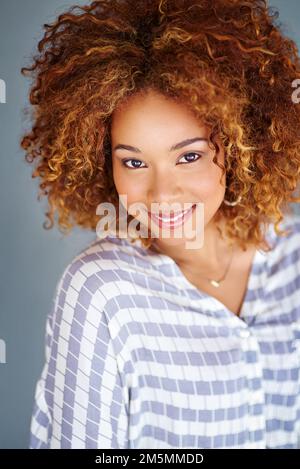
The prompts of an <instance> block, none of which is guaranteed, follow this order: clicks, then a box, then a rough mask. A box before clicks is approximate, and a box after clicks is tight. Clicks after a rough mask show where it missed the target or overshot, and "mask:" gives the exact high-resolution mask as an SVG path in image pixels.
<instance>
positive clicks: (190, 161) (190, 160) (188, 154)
mask: <svg viewBox="0 0 300 469" xmlns="http://www.w3.org/2000/svg"><path fill="white" fill-rule="evenodd" d="M190 155H197V156H198V158H196V159H189V157H190ZM181 158H188V161H187V163H194V161H198V160H199V159H200V158H202V155H201V154H200V153H195V152H194V151H191V152H190V153H186V154H185V155H183V156H182V157H181ZM181 158H180V159H181Z"/></svg>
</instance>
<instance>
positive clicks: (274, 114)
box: [20, 0, 300, 250]
mask: <svg viewBox="0 0 300 469" xmlns="http://www.w3.org/2000/svg"><path fill="white" fill-rule="evenodd" d="M277 18H278V12H277V11H276V10H275V11H274V10H273V9H272V8H270V7H269V6H268V5H267V2H266V1H265V0H252V1H251V2H250V1H244V0H139V1H138V2H137V1H135V0H99V1H93V2H92V3H90V4H89V5H87V6H78V5H75V6H73V7H71V8H70V9H69V10H67V11H66V12H65V13H63V14H61V15H60V16H58V18H57V19H56V21H55V22H53V23H52V24H45V25H44V28H45V30H46V31H45V33H44V36H43V38H42V39H41V40H40V42H39V43H38V53H37V55H35V56H34V57H33V58H32V66H30V67H23V68H22V69H21V73H22V74H23V75H24V76H27V75H31V76H32V80H33V83H32V86H31V89H30V95H29V100H30V104H31V105H32V106H33V108H31V107H30V110H32V109H33V110H32V116H31V120H32V122H31V128H30V129H29V130H28V132H27V133H26V134H25V135H23V136H22V138H21V143H20V145H21V147H22V148H23V149H24V150H25V151H26V157H25V159H26V161H27V162H29V163H32V162H34V161H35V160H36V162H37V164H36V166H35V168H34V171H33V173H32V177H37V176H38V177H39V178H40V185H39V188H40V189H41V192H40V193H39V196H38V199H40V197H41V196H42V195H46V196H47V199H48V203H49V211H48V212H46V217H47V219H48V221H49V222H50V225H48V226H47V224H46V223H44V227H45V228H46V229H49V228H51V227H52V226H53V224H54V217H55V213H56V212H57V214H58V227H59V229H60V230H61V231H63V232H64V233H67V232H69V231H70V229H71V228H72V227H74V226H75V225H78V226H81V227H83V228H88V229H91V230H95V229H96V226H97V223H98V222H99V216H98V215H96V208H97V206H98V204H99V203H101V202H111V203H113V204H114V206H115V208H116V210H117V209H118V201H119V198H118V194H117V192H116V188H115V186H114V182H113V177H112V163H111V147H110V125H111V118H112V114H113V112H114V110H115V109H116V108H117V106H119V105H120V104H121V103H124V102H125V101H126V100H127V99H129V98H130V97H131V96H132V95H134V94H136V93H139V92H143V91H145V90H147V89H150V88H151V89H153V90H155V91H158V92H160V93H162V94H163V95H165V96H167V97H171V98H172V99H177V100H180V101H181V102H183V103H185V104H186V105H187V106H189V108H190V109H191V110H192V111H193V112H194V113H195V115H196V116H197V117H198V118H199V120H201V122H203V123H205V124H206V125H208V126H209V128H210V129H211V136H210V138H211V141H212V142H213V144H214V145H215V146H216V145H217V144H216V143H215V139H216V137H217V136H218V137H219V138H220V139H221V142H222V144H223V145H224V151H225V156H226V158H225V167H223V166H222V170H223V174H224V172H225V171H226V194H225V197H226V199H229V200H236V199H237V198H238V196H241V197H242V202H241V203H240V204H238V205H236V206H234V207H233V206H232V207H229V206H226V205H225V204H224V203H222V205H221V206H220V208H219V210H218V212H219V213H220V214H221V213H222V215H224V216H225V218H226V229H227V235H228V236H229V238H231V239H233V240H235V241H236V242H238V243H239V244H241V245H242V246H243V248H244V249H245V248H246V246H247V245H249V244H255V245H261V246H262V248H263V249H265V250H269V249H270V246H269V245H268V243H267V241H266V240H265V237H264V235H265V231H264V230H265V229H266V228H267V227H268V225H269V223H271V222H275V230H276V232H277V234H279V235H281V236H282V235H285V234H286V232H284V231H281V230H280V229H279V227H278V225H279V223H280V222H281V220H283V215H284V213H286V212H287V211H289V210H291V208H290V206H289V202H299V201H300V197H296V196H295V194H294V191H295V189H296V188H297V184H298V181H299V178H300V108H299V106H297V105H296V104H295V103H294V102H293V100H292V82H293V81H294V80H295V79H297V78H300V63H299V55H298V50H297V46H296V44H295V43H294V41H292V40H291V39H289V38H287V37H285V36H284V34H283V32H282V31H281V29H280V25H279V24H277V23H276V20H277ZM214 162H215V163H216V164H218V165H219V163H218V162H217V161H216V160H214ZM118 217H119V215H118V214H117V220H116V222H117V227H118V223H119V218H118ZM130 217H131V215H128V219H127V221H128V220H129V218H130ZM141 241H142V244H143V245H144V246H145V247H149V246H150V245H151V242H152V240H151V238H150V237H148V238H141Z"/></svg>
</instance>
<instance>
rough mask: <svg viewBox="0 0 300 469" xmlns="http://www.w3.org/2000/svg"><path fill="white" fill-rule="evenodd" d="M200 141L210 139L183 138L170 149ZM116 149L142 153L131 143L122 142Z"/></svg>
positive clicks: (173, 149)
mask: <svg viewBox="0 0 300 469" xmlns="http://www.w3.org/2000/svg"><path fill="white" fill-rule="evenodd" d="M198 141H204V142H208V139H207V138H203V137H194V138H187V139H186V140H182V142H179V143H176V144H175V145H172V146H171V148H169V151H175V150H179V149H180V148H182V147H185V146H186V145H190V144H191V143H194V142H198ZM116 150H128V151H133V152H135V153H142V152H141V150H139V148H136V147H132V146H131V145H123V144H121V143H120V144H118V145H116V146H115V147H114V149H113V151H116Z"/></svg>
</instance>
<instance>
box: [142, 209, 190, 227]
mask: <svg viewBox="0 0 300 469" xmlns="http://www.w3.org/2000/svg"><path fill="white" fill-rule="evenodd" d="M195 208H196V205H195V204H194V205H193V206H192V207H191V208H190V209H189V210H188V212H186V213H185V214H184V215H183V216H182V217H181V218H179V219H178V220H175V221H173V220H172V217H170V222H165V221H163V220H161V219H160V218H159V217H158V216H157V215H155V214H154V213H150V212H148V216H149V217H150V218H151V219H152V220H153V221H154V222H155V223H156V224H157V225H158V226H159V227H160V228H176V227H177V226H180V225H182V224H183V223H185V222H186V221H187V220H188V219H189V218H190V216H191V215H192V213H193V211H194V209H195ZM178 213H180V212H177V213H176V214H174V215H173V217H175V216H176V215H178Z"/></svg>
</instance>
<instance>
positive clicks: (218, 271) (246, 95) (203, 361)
mask: <svg viewBox="0 0 300 469" xmlns="http://www.w3.org/2000/svg"><path fill="white" fill-rule="evenodd" d="M74 8H75V7H74ZM77 8H80V10H81V12H80V14H75V13H74V12H73V10H74V9H71V10H70V11H68V12H66V13H65V14H63V15H60V16H59V18H58V19H57V21H56V22H54V23H53V24H51V25H45V27H46V29H47V31H46V33H45V36H44V38H43V39H42V40H41V41H40V43H39V55H38V56H37V57H35V59H34V65H33V66H32V67H31V68H24V69H22V71H23V73H25V72H30V71H31V72H32V73H35V74H36V76H35V83H34V84H33V87H32V90H31V94H30V102H31V104H33V105H35V106H36V114H35V122H34V125H33V127H32V131H31V132H30V133H28V134H26V135H24V137H23V139H22V142H21V145H22V148H23V149H24V150H26V152H27V159H28V161H30V162H32V161H34V160H37V161H38V165H37V166H36V168H35V171H34V173H33V176H38V177H39V178H40V179H41V184H40V187H41V189H42V190H43V192H42V193H43V194H45V195H47V196H48V200H49V204H50V210H49V212H48V213H47V217H48V218H49V220H50V226H49V228H51V227H52V226H53V225H54V215H55V213H56V212H57V213H58V216H59V218H58V225H59V227H60V228H61V229H62V230H64V231H67V232H68V231H69V230H70V229H71V228H72V227H73V226H75V225H78V226H81V227H83V228H87V229H90V230H95V229H96V228H97V223H98V221H99V216H98V215H97V213H96V212H97V207H98V205H99V204H100V203H101V202H103V203H107V202H109V203H111V204H112V205H113V206H114V207H116V208H117V207H118V203H119V200H120V197H121V196H124V195H125V196H126V197H127V203H128V206H130V207H131V206H132V205H133V204H135V203H140V204H143V206H144V207H145V210H144V212H139V213H137V214H135V215H134V214H132V212H130V211H129V210H128V212H127V214H126V221H127V223H128V224H129V223H130V222H132V221H137V222H138V225H137V226H139V228H141V227H146V230H148V231H146V232H147V236H146V237H143V236H142V235H139V233H141V232H139V231H138V229H136V231H135V233H134V234H133V235H132V236H128V237H127V238H124V237H123V238H122V237H121V236H113V235H112V234H108V235H107V236H106V237H105V238H104V239H98V238H97V239H96V240H95V242H93V243H92V244H91V245H90V246H87V247H86V249H85V250H84V251H82V252H81V253H79V254H78V256H76V258H75V259H74V260H73V261H72V262H71V263H70V265H68V266H67V267H66V269H65V271H64V272H63V275H62V276H61V278H60V280H59V282H58V284H57V288H56V292H55V297H54V301H53V308H52V311H51V313H50V314H49V315H48V318H47V334H46V357H45V358H46V359H45V364H44V367H43V371H42V375H41V377H40V379H39V380H38V383H37V386H36V394H35V406H34V411H33V416H32V422H31V439H30V447H31V448H300V418H299V417H300V374H299V372H300V370H299V369H300V347H299V338H300V304H299V303H300V299H299V295H298V288H299V283H300V260H299V256H300V251H299V243H300V217H299V215H295V214H294V213H292V210H291V208H290V206H289V202H292V201H295V202H299V201H300V198H297V197H295V196H294V191H295V189H296V188H297V184H298V182H299V177H300V176H299V174H300V169H299V168H300V151H299V148H300V137H299V135H300V119H299V117H300V116H299V114H300V110H299V106H297V105H296V104H295V103H294V102H293V100H292V99H291V94H292V91H293V89H292V85H291V84H292V82H293V80H295V79H296V78H299V77H300V63H299V57H298V55H297V48H296V45H295V43H294V42H293V41H292V40H290V39H288V38H286V37H285V36H284V35H283V34H282V32H281V31H280V28H279V26H278V25H276V14H274V15H273V14H272V13H271V11H270V10H269V9H268V8H267V6H266V3H265V1H262V0H256V1H253V2H251V3H249V2H246V1H242V0H239V1H231V2H228V1H226V0H218V1H217V0H215V1H209V2H207V1H205V0H178V1H176V0H160V1H159V0H151V1H150V0H149V1H147V0H143V1H140V2H133V1H131V0H123V1H117V0H107V1H95V2H92V3H91V5H89V6H86V7H77ZM163 203H167V206H168V207H169V206H171V205H172V204H173V203H177V204H179V208H178V209H177V211H176V213H175V214H174V211H173V212H170V211H169V212H167V210H165V208H163V209H161V205H159V209H157V208H156V207H157V206H155V205H154V204H163ZM185 204H188V208H187V205H185ZM153 207H154V208H153ZM197 207H203V212H202V213H203V220H202V221H203V225H202V227H203V243H202V245H201V246H199V247H198V248H196V249H188V248H187V245H186V241H187V236H186V232H184V233H182V231H181V237H176V236H175V232H177V231H178V230H179V228H180V229H181V230H182V227H183V226H185V225H186V224H187V221H188V220H187V218H188V217H187V216H186V215H185V213H188V214H189V220H190V221H191V222H192V225H193V226H195V223H196V222H197V220H196V217H197V216H198V213H199V212H197V211H196V208H197ZM185 211H186V212H185ZM175 219H176V225H177V226H176V227H174V224H175ZM120 220H121V216H120V213H119V211H117V214H116V220H115V221H116V222H117V226H119V225H120ZM149 220H154V222H155V223H154V224H153V226H154V233H153V231H152V226H151V230H150V231H149V226H148V225H147V223H148V221H149ZM178 220H179V221H178ZM280 223H282V227H283V228H284V230H283V231H282V230H281V228H280V227H279V224H280ZM197 226H198V225H197ZM163 227H168V228H170V230H169V236H167V237H166V236H163V232H162V230H161V228H163ZM130 238H132V239H130Z"/></svg>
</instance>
